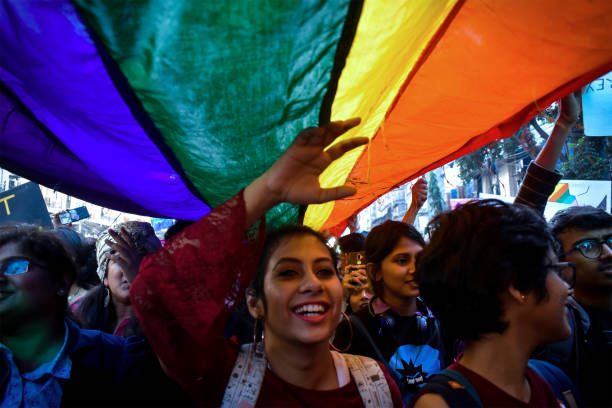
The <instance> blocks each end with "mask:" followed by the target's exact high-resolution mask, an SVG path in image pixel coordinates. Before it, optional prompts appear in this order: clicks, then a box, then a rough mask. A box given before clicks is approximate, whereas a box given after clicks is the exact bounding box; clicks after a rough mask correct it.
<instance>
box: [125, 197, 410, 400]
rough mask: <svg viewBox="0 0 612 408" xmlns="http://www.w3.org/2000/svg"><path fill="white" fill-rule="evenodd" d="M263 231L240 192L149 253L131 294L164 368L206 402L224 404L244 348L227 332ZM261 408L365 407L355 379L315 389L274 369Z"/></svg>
mask: <svg viewBox="0 0 612 408" xmlns="http://www.w3.org/2000/svg"><path fill="white" fill-rule="evenodd" d="M259 229H260V230H259V231H257V230H251V231H250V232H251V233H250V234H247V226H246V210H245V204H244V199H243V196H242V193H239V194H237V195H236V196H234V197H232V198H231V199H229V200H228V201H226V202H225V203H223V204H221V205H220V206H218V207H217V208H215V209H214V210H213V211H212V212H211V213H210V214H208V215H207V216H206V217H204V218H202V219H201V220H200V221H198V222H196V223H195V224H193V225H191V226H189V227H187V228H186V229H185V230H183V231H182V232H181V233H179V234H177V235H176V236H175V237H173V238H172V239H170V240H169V241H168V242H167V243H166V245H165V246H164V247H163V248H162V249H160V250H159V251H157V252H155V253H153V254H150V255H147V256H146V257H145V259H144V260H143V262H142V264H141V266H140V272H139V274H138V276H137V277H136V279H135V280H134V282H133V283H132V286H131V289H130V295H131V299H132V305H133V307H134V311H135V313H136V316H137V317H138V319H139V321H140V325H141V327H142V329H143V331H144V333H145V335H146V337H147V339H148V340H149V342H150V343H151V345H152V347H153V349H154V350H155V352H156V354H157V356H158V357H159V359H160V361H161V362H162V364H163V366H164V369H165V370H166V372H167V373H168V374H169V375H170V376H171V377H172V378H174V379H175V380H176V381H177V382H178V383H179V384H180V385H181V386H182V387H183V388H184V389H185V390H186V391H187V392H188V393H189V394H190V395H191V397H192V398H193V399H194V401H196V402H198V403H199V404H201V405H206V406H219V405H220V404H221V401H222V399H223V394H224V392H225V387H226V385H227V382H228V379H229V376H230V374H231V371H232V368H233V367H234V363H235V361H236V358H237V356H238V352H239V346H238V344H237V343H236V342H234V341H232V340H230V339H227V338H225V337H223V336H222V333H223V330H224V328H225V324H226V321H227V319H228V318H229V316H230V314H231V313H232V311H233V309H234V307H235V306H236V305H237V304H238V303H239V301H240V300H241V299H242V297H243V296H244V291H245V290H246V287H247V285H248V283H249V282H250V281H251V279H252V277H253V275H254V273H255V269H256V268H257V260H258V259H259V255H260V252H261V249H262V246H263V241H264V237H263V235H264V231H263V230H264V227H263V221H262V226H261V227H260V228H259ZM247 235H250V236H252V238H251V239H247V238H246V236H247ZM381 367H382V366H381ZM382 368H383V372H384V373H385V377H386V379H387V383H388V384H389V388H390V389H391V394H392V398H393V402H394V405H395V406H396V407H402V406H403V403H402V398H401V394H400V392H399V389H398V388H397V385H396V384H395V382H394V381H393V380H392V378H391V377H390V376H389V374H388V373H387V371H386V370H385V369H384V367H382ZM257 405H258V406H267V407H281V406H282V407H290V406H329V407H334V408H335V407H339V406H342V407H362V406H363V404H362V401H361V397H360V395H359V390H358V389H357V386H356V384H355V381H354V380H353V379H352V378H351V381H350V383H349V384H347V385H345V386H344V387H341V388H337V389H335V390H330V391H315V390H306V389H303V388H300V387H296V386H294V385H291V384H289V383H287V382H285V381H283V380H281V379H280V378H279V377H277V376H276V375H275V374H274V373H273V372H271V371H270V370H267V371H266V375H265V376H264V380H263V384H262V388H261V391H260V394H259V398H258V400H257Z"/></svg>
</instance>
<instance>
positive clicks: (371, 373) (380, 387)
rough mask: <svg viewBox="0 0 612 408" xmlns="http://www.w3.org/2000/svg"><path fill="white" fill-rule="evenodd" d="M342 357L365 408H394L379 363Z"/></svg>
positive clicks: (352, 357)
mask: <svg viewBox="0 0 612 408" xmlns="http://www.w3.org/2000/svg"><path fill="white" fill-rule="evenodd" d="M332 353H335V351H332ZM342 357H344V360H345V361H346V364H347V365H348V367H349V370H350V372H351V375H352V376H353V378H354V379H355V383H356V384H357V389H359V395H361V400H362V401H363V406H364V407H365V408H393V398H391V390H390V389H389V384H387V379H386V377H385V374H384V373H383V371H382V369H381V368H380V366H379V365H378V363H377V362H376V361H375V360H372V359H371V358H368V357H364V356H354V355H352V354H342Z"/></svg>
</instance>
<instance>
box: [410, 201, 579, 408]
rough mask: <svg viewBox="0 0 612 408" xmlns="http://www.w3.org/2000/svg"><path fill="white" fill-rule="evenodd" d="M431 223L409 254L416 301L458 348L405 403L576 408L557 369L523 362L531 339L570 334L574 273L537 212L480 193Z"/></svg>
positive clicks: (555, 338) (535, 341) (548, 339)
mask: <svg viewBox="0 0 612 408" xmlns="http://www.w3.org/2000/svg"><path fill="white" fill-rule="evenodd" d="M428 228H429V232H430V241H429V243H428V244H427V245H426V246H425V247H424V248H423V250H422V251H421V252H420V254H419V256H418V257H417V260H416V275H417V280H418V282H419V289H420V294H421V298H422V299H423V301H424V302H425V303H426V304H427V305H428V306H429V308H430V309H431V310H432V312H433V314H434V315H435V316H436V318H437V319H438V320H439V321H440V325H441V327H442V328H443V329H444V330H446V331H447V332H448V334H449V335H450V336H451V337H455V338H457V339H458V340H460V341H463V342H464V343H465V350H464V352H463V354H461V355H460V356H459V357H458V358H457V360H456V361H455V362H454V363H453V364H451V365H450V366H449V367H448V368H447V369H445V370H443V371H442V372H441V373H440V374H438V375H435V376H433V377H432V378H430V379H429V382H428V383H427V384H426V385H425V386H424V387H423V388H422V389H421V391H420V392H419V393H418V394H417V395H416V396H415V397H414V398H413V399H412V401H411V402H410V404H409V405H408V406H409V407H417V408H428V407H436V408H440V407H479V406H480V407H534V408H535V407H561V406H565V407H571V406H576V405H575V404H573V403H574V402H576V398H575V396H576V395H577V394H575V387H574V386H573V384H571V381H569V379H568V378H567V376H566V375H565V374H564V373H563V371H561V370H560V369H559V368H557V367H555V366H553V365H552V364H548V363H545V362H541V361H540V362H534V361H530V360H529V359H530V356H531V354H532V352H533V351H534V350H535V349H536V348H537V347H538V346H540V345H542V344H546V343H550V342H554V341H559V340H563V339H566V338H568V337H569V336H570V327H569V323H568V318H567V313H566V310H565V304H566V302H567V300H568V299H569V298H570V296H571V293H572V290H571V287H572V285H573V283H574V276H575V274H574V271H573V268H572V264H571V263H568V262H560V261H559V259H558V258H557V255H556V253H555V251H554V238H553V236H552V234H551V232H550V230H549V228H548V227H547V224H546V221H545V220H544V218H542V217H541V216H540V215H539V214H538V213H537V212H536V211H535V210H534V209H532V208H529V207H527V206H524V205H518V204H507V203H504V202H502V201H499V200H482V201H475V202H471V203H468V204H465V205H463V206H461V207H459V208H457V209H455V210H453V211H450V212H446V213H442V214H439V215H438V216H436V217H435V218H434V219H433V220H432V221H431V222H430V224H429V227H428ZM567 391H571V395H572V396H571V397H570V396H569V394H568V393H567ZM560 401H561V402H560ZM578 402H579V399H578ZM562 404H563V405H562Z"/></svg>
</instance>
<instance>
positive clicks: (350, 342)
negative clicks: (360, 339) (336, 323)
mask: <svg viewBox="0 0 612 408" xmlns="http://www.w3.org/2000/svg"><path fill="white" fill-rule="evenodd" d="M342 316H344V318H345V319H346V322H347V323H348V327H349V332H350V335H349V343H348V346H346V347H345V348H343V349H342V350H340V349H339V348H338V347H336V346H334V343H332V342H331V340H330V341H329V342H328V343H329V347H330V348H331V349H332V350H334V351H337V352H338V353H346V352H347V351H348V349H350V348H351V346H352V345H353V334H354V333H353V324H352V323H351V319H350V317H348V315H347V314H346V313H344V312H342Z"/></svg>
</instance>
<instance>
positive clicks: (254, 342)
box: [253, 319, 264, 344]
mask: <svg viewBox="0 0 612 408" xmlns="http://www.w3.org/2000/svg"><path fill="white" fill-rule="evenodd" d="M258 324H261V342H262V343H263V341H264V332H263V323H261V319H255V324H254V325H253V344H257V343H259V342H258V341H257V326H258Z"/></svg>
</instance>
